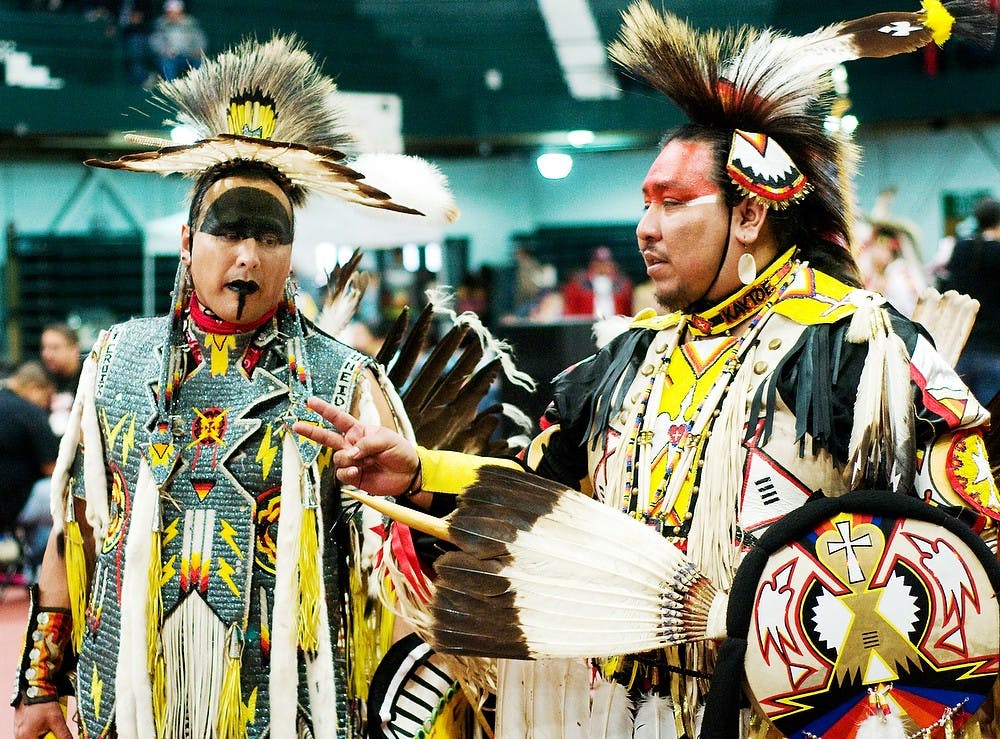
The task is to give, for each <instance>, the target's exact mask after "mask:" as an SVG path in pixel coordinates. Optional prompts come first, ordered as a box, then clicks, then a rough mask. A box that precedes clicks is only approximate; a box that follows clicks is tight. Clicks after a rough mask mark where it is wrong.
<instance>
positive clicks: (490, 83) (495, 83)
mask: <svg viewBox="0 0 1000 739" xmlns="http://www.w3.org/2000/svg"><path fill="white" fill-rule="evenodd" d="M483 84H485V85H486V88H487V89H489V90H494V91H495V90H499V89H500V88H501V87H503V72H501V71H500V70H499V69H496V68H494V67H491V68H490V69H487V70H486V71H485V72H483Z"/></svg>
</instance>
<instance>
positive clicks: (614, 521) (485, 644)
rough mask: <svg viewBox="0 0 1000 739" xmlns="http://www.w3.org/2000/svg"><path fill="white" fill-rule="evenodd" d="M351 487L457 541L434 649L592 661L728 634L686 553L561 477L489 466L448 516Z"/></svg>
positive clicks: (445, 560)
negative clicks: (552, 478) (430, 513)
mask: <svg viewBox="0 0 1000 739" xmlns="http://www.w3.org/2000/svg"><path fill="white" fill-rule="evenodd" d="M351 494H352V495H355V496H356V497H357V498H358V499H359V500H362V501H363V502H365V503H367V504H369V505H371V506H373V507H375V508H377V509H379V510H381V511H382V512H383V513H385V514H386V515H388V516H390V517H391V518H394V519H396V520H400V521H402V522H403V523H405V524H407V525H409V526H411V527H412V528H417V529H419V530H423V531H425V532H427V533H430V534H432V535H434V536H437V537H438V538H442V539H445V540H447V541H450V542H451V543H453V544H455V545H456V546H457V547H458V550H459V551H454V552H448V553H445V554H443V555H441V556H440V557H439V558H438V560H437V561H436V563H435V570H436V571H437V574H438V579H437V580H436V582H435V593H434V596H433V599H432V601H431V615H432V617H433V625H432V628H431V631H432V639H431V640H430V641H431V643H432V644H433V646H434V648H435V649H436V650H437V651H440V652H446V653H455V654H465V655H481V656H495V657H504V658H511V659H543V658H550V657H556V658H567V657H586V656H593V655H607V654H631V653H635V652H645V651H648V650H650V649H655V648H657V647H663V646H668V645H672V644H680V643H684V642H690V641H700V640H704V639H713V638H720V637H721V636H722V635H724V632H725V628H724V621H725V604H726V597H725V595H724V594H721V593H719V594H717V593H716V589H715V587H714V586H713V585H712V583H711V582H710V581H709V580H708V579H707V578H706V577H705V576H704V575H703V574H701V573H700V572H698V570H697V568H696V567H695V566H694V565H693V564H692V563H691V561H690V560H688V559H687V558H686V557H684V555H683V554H682V553H681V552H680V550H678V549H677V548H676V547H675V546H673V545H672V544H670V543H669V542H668V541H666V540H665V539H664V538H663V537H661V536H660V535H659V534H657V533H656V532H655V531H653V530H652V529H650V528H649V527H647V526H644V525H643V524H641V523H640V522H638V521H636V520H634V519H632V518H630V517H628V516H626V515H623V514H621V513H619V512H618V511H616V510H614V509H611V508H609V507H607V506H605V505H602V504H601V503H598V502H597V501H595V500H593V499H592V498H589V497H587V496H585V495H583V494H582V493H580V492H577V491H575V490H571V489H569V488H565V487H563V486H562V485H560V484H558V483H554V482H551V481H549V480H545V479H543V478H540V477H536V476H534V475H529V474H527V473H523V472H518V471H515V470H510V469H508V468H504V467H499V466H493V465H486V466H483V467H481V468H479V470H478V478H477V481H476V482H475V483H473V484H472V485H471V486H469V487H468V488H466V490H465V491H464V492H463V493H462V494H461V495H459V498H458V508H457V509H456V510H455V512H454V513H452V514H451V515H450V516H449V517H448V518H447V519H443V520H441V519H436V518H434V517H433V516H427V515H426V514H421V513H418V512H415V511H412V510H410V509H407V508H403V507H402V506H397V505H395V504H393V503H390V502H389V501H385V500H383V499H379V498H371V497H370V496H366V495H364V494H363V493H354V492H352V493H351Z"/></svg>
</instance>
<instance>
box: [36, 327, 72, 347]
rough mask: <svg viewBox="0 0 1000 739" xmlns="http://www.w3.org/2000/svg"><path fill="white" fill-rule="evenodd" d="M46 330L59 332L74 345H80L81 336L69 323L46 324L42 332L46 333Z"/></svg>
mask: <svg viewBox="0 0 1000 739" xmlns="http://www.w3.org/2000/svg"><path fill="white" fill-rule="evenodd" d="M46 331H52V332H54V333H57V334H59V335H60V336H62V337H63V338H64V339H66V341H68V342H69V343H70V344H72V345H73V346H80V337H79V336H78V335H77V333H76V330H75V329H73V328H71V327H70V325H69V324H67V323H49V324H46V325H45V327H44V328H43V329H42V333H43V334H44V333H45V332H46Z"/></svg>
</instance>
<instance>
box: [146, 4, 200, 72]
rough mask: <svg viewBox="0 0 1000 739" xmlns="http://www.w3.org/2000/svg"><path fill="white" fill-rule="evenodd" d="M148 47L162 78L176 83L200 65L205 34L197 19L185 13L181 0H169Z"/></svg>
mask: <svg viewBox="0 0 1000 739" xmlns="http://www.w3.org/2000/svg"><path fill="white" fill-rule="evenodd" d="M149 45H150V47H152V49H153V54H154V55H155V56H156V59H157V65H158V66H159V69H160V74H161V75H162V76H163V79H165V80H173V79H176V78H178V77H180V76H181V75H182V74H184V73H185V72H186V71H187V70H188V69H189V68H190V69H197V68H198V67H200V66H201V60H202V57H203V56H204V54H205V46H206V43H205V33H204V31H202V30H201V24H200V23H199V22H198V20H197V19H196V18H194V17H193V16H191V15H188V13H187V12H185V10H184V3H183V2H182V0H166V2H165V3H163V13H162V15H160V17H159V18H157V19H156V22H155V23H154V25H153V33H152V35H151V36H150V37H149Z"/></svg>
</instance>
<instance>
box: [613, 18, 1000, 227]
mask: <svg viewBox="0 0 1000 739" xmlns="http://www.w3.org/2000/svg"><path fill="white" fill-rule="evenodd" d="M623 19H624V24H623V27H622V29H621V31H620V37H619V39H618V40H617V41H615V42H614V43H612V44H611V46H610V50H609V51H610V55H611V57H612V58H613V59H614V60H615V61H616V62H618V63H619V64H621V65H622V66H623V67H625V68H626V69H627V70H628V71H630V72H631V73H633V74H635V75H637V76H638V77H641V78H643V79H645V80H646V81H647V82H648V83H649V84H651V85H652V86H653V87H654V88H656V89H658V90H659V91H661V92H662V93H664V94H665V95H667V97H669V98H670V99H671V100H672V101H673V102H674V103H676V104H677V106H678V107H680V108H681V110H682V111H683V112H684V113H685V114H686V115H687V117H688V118H689V120H690V121H691V122H692V123H695V124H698V125H701V126H705V127H708V128H715V129H722V130H727V131H730V132H731V135H732V144H731V148H730V152H729V158H728V162H727V167H726V170H727V174H728V175H729V178H730V179H731V180H732V182H733V183H734V184H735V186H736V187H737V188H738V189H739V190H740V191H741V192H742V193H743V194H745V195H749V196H751V197H755V198H758V199H759V200H761V201H762V202H764V203H765V204H767V205H769V206H771V207H776V208H782V207H785V206H787V205H788V204H790V203H793V202H797V201H799V200H802V199H803V198H805V197H806V195H808V194H810V193H811V195H810V198H809V200H814V201H818V203H816V204H815V205H813V206H812V208H813V209H816V208H817V207H818V208H819V212H818V213H816V216H817V217H818V218H819V219H820V220H825V221H826V223H825V224H824V225H823V226H821V227H820V228H822V229H823V230H826V231H829V232H831V233H832V236H833V237H834V238H833V239H831V240H832V241H833V242H834V243H836V242H843V244H844V245H845V246H846V245H847V243H848V242H849V239H848V238H847V235H848V234H849V232H850V230H849V229H850V224H851V222H852V217H851V214H850V207H849V205H850V201H849V197H850V196H849V193H847V192H845V190H846V188H845V186H844V185H845V183H846V182H847V181H849V175H850V171H849V170H850V168H851V166H852V162H853V159H854V154H853V151H852V148H851V146H850V145H849V144H848V143H847V142H846V141H845V140H844V138H843V136H842V135H840V134H830V133H828V132H827V131H826V130H825V129H824V126H823V124H824V120H825V117H826V114H827V112H828V111H829V105H830V102H831V93H832V91H833V83H832V78H831V75H830V72H831V70H832V69H834V68H835V67H837V66H838V65H839V64H841V63H842V62H846V61H849V60H852V59H859V58H862V57H888V56H893V55H895V54H901V53H905V52H909V51H913V50H915V49H918V48H920V47H922V46H925V45H926V44H928V43H930V42H931V41H934V42H935V43H937V44H939V45H940V44H943V43H944V42H945V41H946V40H947V39H948V38H949V37H952V36H954V37H958V38H964V39H969V40H972V41H974V42H976V43H980V44H983V45H987V46H989V45H992V43H993V37H994V35H995V31H996V23H997V18H996V14H995V13H994V12H993V11H991V9H990V7H989V4H988V2H987V1H986V0H949V1H948V2H941V0H922V9H921V10H919V11H916V12H892V13H879V14H876V15H871V16H868V17H865V18H860V19H857V20H853V21H845V22H842V23H835V24H833V25H830V26H826V27H824V28H820V29H819V30H817V31H814V32H812V33H809V34H806V35H804V36H789V35H786V34H782V33H778V32H776V31H772V30H768V29H765V30H762V29H756V28H750V27H741V28H738V29H730V30H726V31H714V30H712V31H707V32H704V33H701V32H699V31H697V30H695V29H693V28H691V26H689V25H688V24H687V23H686V22H685V21H683V20H681V19H680V18H678V17H676V16H674V15H672V14H670V13H667V12H663V13H660V12H657V11H656V10H655V9H654V8H653V7H652V6H651V5H650V4H649V3H648V2H647V0H639V2H636V3H634V4H633V5H632V6H630V7H629V8H628V9H627V10H626V11H624V12H623ZM817 230H819V229H817Z"/></svg>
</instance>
